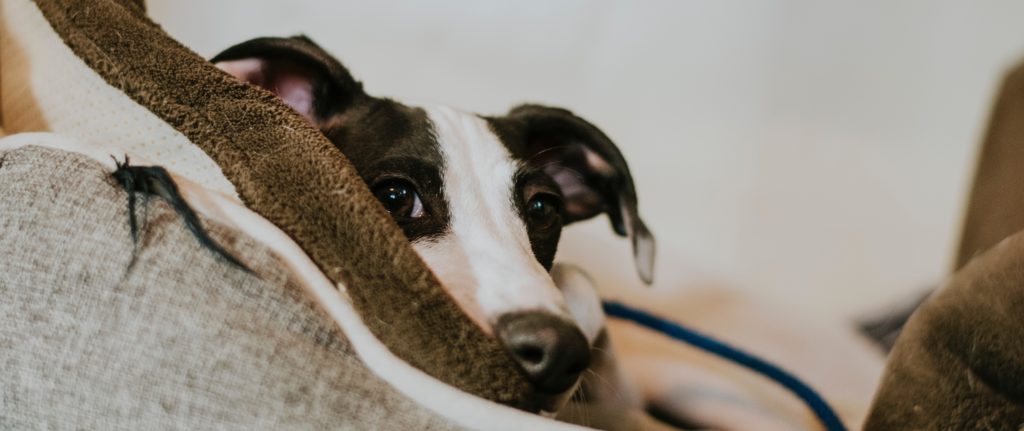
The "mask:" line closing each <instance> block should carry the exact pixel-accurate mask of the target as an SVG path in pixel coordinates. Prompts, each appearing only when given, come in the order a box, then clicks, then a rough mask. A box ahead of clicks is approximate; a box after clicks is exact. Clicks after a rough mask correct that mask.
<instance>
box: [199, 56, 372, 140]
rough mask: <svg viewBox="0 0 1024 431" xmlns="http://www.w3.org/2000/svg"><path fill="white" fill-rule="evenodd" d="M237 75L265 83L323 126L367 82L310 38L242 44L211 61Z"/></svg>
mask: <svg viewBox="0 0 1024 431" xmlns="http://www.w3.org/2000/svg"><path fill="white" fill-rule="evenodd" d="M210 61H211V62H213V63H214V64H215V65H216V66H217V67H218V68H220V69H221V70H224V71H225V72H227V73H229V74H231V75H233V76H234V77H236V78H238V79H240V80H242V81H245V82H248V83H250V84H253V85H257V86H260V87H262V88H264V89H266V90H269V91H270V92H272V93H274V94H276V95H277V96H278V97H280V98H281V99H282V100H284V102H285V103H286V104H288V106H291V107H292V109H294V110H295V111H297V112H298V113H299V114H302V116H303V117H306V119H307V120H309V122H310V123H312V124H313V125H314V126H317V127H318V128H321V129H323V126H324V125H325V124H327V123H328V122H329V120H330V119H331V118H332V116H334V115H336V114H339V113H341V112H342V111H344V110H345V109H346V108H348V107H349V106H351V105H352V103H353V102H355V101H356V100H358V99H359V98H361V97H365V96H366V94H365V93H364V92H363V85H362V84H361V83H359V82H358V81H356V80H355V79H353V78H352V75H350V74H349V73H348V70H347V69H345V66H342V65H341V63H340V62H338V60H336V59H335V58H334V57H332V56H331V55H330V54H328V53H327V52H325V51H324V50H323V49H322V48H320V47H319V46H318V45H317V44H316V43H314V42H313V41H312V40H310V39H309V38H307V37H305V36H294V37H288V38H280V37H262V38H258V39H252V40H249V41H246V42H242V43H240V44H238V45H235V46H232V47H231V48H228V49H226V50H224V51H223V52H221V53H220V54H217V55H216V56H215V57H213V59H211V60H210Z"/></svg>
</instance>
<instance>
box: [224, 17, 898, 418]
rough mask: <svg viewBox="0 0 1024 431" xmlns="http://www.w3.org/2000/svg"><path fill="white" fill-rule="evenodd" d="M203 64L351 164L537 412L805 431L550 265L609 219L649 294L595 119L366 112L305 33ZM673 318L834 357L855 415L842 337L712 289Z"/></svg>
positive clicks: (644, 241)
mask: <svg viewBox="0 0 1024 431" xmlns="http://www.w3.org/2000/svg"><path fill="white" fill-rule="evenodd" d="M212 61H213V62H214V64H215V65H216V66H217V67H219V68H220V69H221V70H223V71H225V72H227V73H229V74H231V75H233V76H234V77H236V78H238V79H239V80H242V81H244V82H248V83H250V84H253V85H256V86H259V87H262V88H264V89H266V90H268V91H270V92H271V93H273V94H274V95H276V96H277V97H279V98H280V99H281V100H283V101H284V102H285V103H286V104H287V105H289V106H290V107H291V108H292V109H294V110H295V111H296V112H298V113H299V114H300V115H302V116H303V117H304V118H305V119H306V120H307V121H309V122H310V124H312V125H313V126H314V127H316V128H318V129H319V130H320V131H322V132H323V134H324V135H325V136H326V137H327V138H328V139H329V140H330V141H331V142H332V143H333V144H334V145H335V146H336V147H337V148H338V149H339V150H340V151H341V152H342V153H343V154H344V155H345V156H346V157H347V158H348V159H349V160H350V161H351V162H352V164H353V166H354V167H355V168H356V170H357V172H358V173H359V175H360V176H361V178H362V179H363V181H364V182H365V183H366V184H367V185H368V186H369V188H370V190H371V191H372V193H373V194H374V195H375V196H376V197H377V199H378V200H379V201H380V202H381V204H382V205H383V206H384V208H385V209H387V211H388V212H389V213H390V214H391V216H392V218H393V219H394V221H395V222H396V223H397V225H398V226H399V227H400V228H401V229H402V230H403V232H404V233H405V235H406V237H407V238H408V239H409V241H410V242H411V244H412V247H413V249H415V251H416V252H417V253H418V254H419V255H420V257H421V258H422V259H423V260H424V261H425V262H426V264H427V266H428V267H429V268H430V269H431V270H432V271H433V272H434V274H435V275H436V276H437V277H438V279H439V280H440V281H441V283H442V285H443V286H444V287H445V289H446V290H447V292H448V293H449V294H450V295H451V297H452V298H453V299H454V300H455V302H456V303H457V304H458V306H459V307H460V308H461V309H462V310H463V311H464V312H465V313H466V315H467V316H469V318H470V319H471V320H472V321H473V322H474V323H475V324H476V325H477V326H479V327H480V329H481V330H483V331H484V332H485V333H486V334H488V335H489V336H492V337H494V338H495V339H497V340H498V341H499V342H500V343H501V344H502V345H503V346H504V347H505V348H506V350H507V351H508V352H509V354H510V355H511V356H512V357H513V358H514V359H515V361H516V363H517V364H518V365H519V367H520V368H521V370H522V372H523V373H524V375H525V376H526V377H527V379H528V380H529V381H530V383H531V384H532V385H533V386H534V387H535V389H536V390H537V391H536V392H537V393H538V394H539V395H538V396H539V397H541V398H543V399H542V400H540V402H539V403H537V405H541V406H542V407H541V413H544V414H546V415H548V416H556V417H557V418H559V419H561V420H565V421H568V422H574V423H580V424H584V425H588V426H592V427H597V428H602V429H617V430H627V429H664V430H670V429H689V428H695V427H699V428H716V429H752V428H756V429H764V430H770V429H793V428H794V427H795V428H802V427H804V425H806V421H810V422H809V423H810V424H811V425H809V426H811V427H813V418H808V417H806V413H805V412H804V411H803V406H801V405H800V404H799V403H797V402H796V401H792V400H790V401H791V402H789V404H786V403H785V402H780V401H778V399H779V398H780V397H785V394H781V395H780V393H779V392H778V388H775V387H773V386H772V385H771V384H770V383H765V382H764V381H763V379H761V380H760V381H759V380H758V379H756V378H754V379H751V376H750V375H749V374H746V375H745V374H742V372H740V373H737V372H735V371H731V370H729V369H725V368H723V367H722V366H721V363H720V361H719V362H715V361H709V360H708V357H707V355H706V354H703V353H700V352H694V351H692V349H690V350H686V348H684V347H682V346H680V345H678V344H676V343H673V342H670V341H667V339H665V338H664V337H658V336H656V334H652V333H651V332H650V331H646V330H642V329H640V328H638V327H635V326H631V325H628V324H622V323H621V322H615V321H606V320H605V316H604V314H603V312H602V309H601V303H600V298H599V296H598V294H597V292H596V288H595V286H594V283H593V281H591V280H589V279H588V278H587V277H586V275H585V274H584V273H583V272H582V271H581V270H579V269H576V268H574V267H571V266H568V265H561V264H555V263H554V256H555V251H556V250H557V247H558V241H559V238H560V235H561V231H562V228H563V227H564V226H566V225H569V224H571V223H574V222H577V221H581V220H585V219H589V218H592V217H595V216H598V215H600V214H607V215H608V218H609V220H610V222H611V227H612V229H613V230H614V231H615V232H616V233H617V234H619V235H622V236H627V237H628V238H629V239H630V240H631V242H632V247H633V256H634V263H635V265H636V268H637V272H638V274H639V276H640V278H641V279H642V280H643V281H644V282H646V283H648V284H650V282H651V281H652V274H653V265H654V250H655V240H654V237H653V235H652V233H651V231H650V230H649V229H648V228H647V226H646V225H645V223H644V222H643V220H642V219H641V218H640V216H639V214H638V209H637V194H636V190H635V186H634V183H633V179H632V177H631V174H630V171H629V168H628V166H627V164H626V161H625V158H624V157H623V155H622V153H621V152H620V151H619V149H618V148H617V147H616V146H615V144H614V143H613V142H612V141H611V140H610V139H609V138H608V137H607V136H606V135H605V134H604V133H603V132H602V131H601V130H600V129H598V128H597V127H596V126H594V125H593V124H591V123H590V122H588V121H586V120H584V119H583V118H580V117H578V116H576V115H574V114H573V113H572V112H570V111H568V110H565V109H561V108H554V107H547V106H540V105H522V106H518V107H516V108H513V109H512V110H511V111H509V112H508V113H507V114H505V115H500V116H484V115H477V114H472V113H467V112H462V111H459V110H457V109H453V108H449V107H446V106H438V105H429V104H410V103H402V102H399V101H396V100H392V99H388V98H381V97H374V96H371V95H369V94H367V93H366V92H365V91H364V90H363V87H362V84H361V83H360V82H359V81H357V80H355V79H354V78H353V77H352V75H351V74H350V73H349V71H348V70H347V69H346V68H345V67H344V66H343V65H342V64H341V63H340V62H339V61H338V60H336V59H335V58H334V57H332V56H331V55H330V54H328V53H327V52H326V51H324V50H323V49H322V48H320V47H319V46H318V45H317V44H316V43H314V42H313V41H311V40H310V39H308V38H306V37H303V36H296V37H291V38H258V39H253V40H249V41H247V42H243V43H240V44H238V45H235V46H233V47H230V48H228V49H227V50H225V51H223V52H221V53H220V54H218V55H216V56H215V57H214V58H213V59H212ZM677 303H678V306H677V307H675V309H674V313H673V314H674V315H676V316H689V317H691V318H696V317H697V316H700V319H698V320H694V321H705V322H715V325H716V328H718V329H721V330H720V331H718V332H719V333H725V334H726V335H730V336H733V338H739V339H742V338H743V335H744V334H749V333H751V331H749V330H746V329H743V330H734V328H738V326H737V325H736V323H735V322H741V321H742V322H748V323H749V322H752V321H760V323H757V324H756V325H760V328H771V330H770V331H767V332H764V333H761V334H758V336H756V337H754V338H750V339H746V340H744V341H745V343H746V344H747V345H748V346H753V347H755V348H756V349H757V350H756V351H773V349H774V351H777V352H782V355H783V356H784V355H786V354H788V352H789V351H797V352H799V354H798V355H796V356H795V357H794V358H792V359H790V360H786V361H783V363H784V364H788V365H790V366H793V367H801V368H804V369H814V368H815V366H816V365H818V364H820V363H823V362H827V361H828V360H830V358H829V357H823V356H822V355H821V353H822V352H826V353H828V354H833V353H835V352H842V353H841V355H840V356H844V357H848V358H856V359H857V360H856V363H854V364H852V367H848V368H853V369H855V370H856V371H855V372H847V373H843V372H837V371H834V370H833V369H829V370H827V371H824V372H821V373H819V375H822V376H824V377H822V378H821V382H822V384H823V385H825V386H827V387H825V388H823V389H826V395H828V396H831V398H833V399H836V398H838V399H840V401H841V402H845V400H851V401H850V402H851V403H852V404H851V405H850V406H848V407H847V406H843V405H841V406H840V407H841V410H843V411H842V412H841V413H842V414H843V415H844V416H845V417H852V418H853V419H852V421H851V423H856V422H857V421H859V420H860V418H861V417H862V416H863V414H864V412H865V411H866V408H867V406H866V403H867V401H868V399H869V397H870V393H871V390H872V388H873V381H874V380H875V379H877V376H878V375H879V373H880V360H877V358H875V357H874V356H872V354H873V353H871V352H869V351H867V349H869V348H865V347H864V346H862V345H861V344H860V343H861V340H859V339H856V337H855V336H853V335H851V333H852V332H853V331H845V329H843V328H839V329H836V328H833V327H831V326H829V325H828V324H826V323H823V322H819V321H806V322H805V321H801V320H800V319H796V318H794V317H793V315H792V314H787V313H785V312H779V311H775V312H773V311H771V310H772V309H771V307H769V306H767V304H765V303H764V302H761V301H750V300H748V299H747V298H742V297H737V296H730V295H728V294H726V295H725V296H723V294H722V293H721V292H720V291H719V290H714V291H712V292H710V293H703V294H696V295H690V296H689V297H688V298H687V299H685V300H682V301H678V302H677ZM779 317H783V318H779ZM780 325H782V326H780ZM824 327H829V328H830V330H829V331H828V332H827V333H826V332H824V331H822V333H814V334H810V333H809V332H813V330H814V329H815V328H824ZM809 328H810V331H809ZM753 333H757V331H753ZM801 337H802V338H801ZM612 339H614V340H615V345H614V346H613V345H612V344H613V343H612ZM807 340H828V341H826V342H824V344H825V345H826V346H827V348H826V349H817V350H816V351H814V352H811V353H810V354H809V353H807V352H804V351H803V350H806V349H804V348H803V344H804V343H805V342H806V341H807ZM794 342H796V344H794ZM816 342H817V341H816ZM817 368H820V366H818V367H817ZM850 376H853V377H852V378H851V377H850ZM864 376H867V377H866V378H865V377H864ZM751 381H755V382H754V383H751ZM864 382H866V383H864ZM851 388H852V389H851ZM750 394H755V395H754V396H750ZM574 395H575V399H573V400H572V402H570V397H571V396H574ZM862 403H863V404H864V405H861V404H862ZM766 406H768V407H766ZM801 415H802V416H801ZM791 417H801V419H803V420H804V421H805V422H804V425H800V424H796V423H794V422H792V421H791V420H790V418H791ZM798 422H799V421H798Z"/></svg>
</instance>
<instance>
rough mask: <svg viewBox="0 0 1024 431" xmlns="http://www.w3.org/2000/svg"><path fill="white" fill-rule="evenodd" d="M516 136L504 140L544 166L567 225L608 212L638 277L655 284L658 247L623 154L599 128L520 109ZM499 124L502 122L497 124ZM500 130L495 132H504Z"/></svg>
mask: <svg viewBox="0 0 1024 431" xmlns="http://www.w3.org/2000/svg"><path fill="white" fill-rule="evenodd" d="M505 118H506V119H507V120H509V121H511V124H513V125H515V126H514V127H511V128H509V129H510V130H496V131H497V132H498V133H499V134H509V133H515V134H516V135H517V136H514V137H513V136H506V137H503V139H506V140H512V141H514V142H517V143H519V145H516V146H515V148H513V152H517V153H521V154H517V156H518V157H521V158H523V159H524V160H526V161H527V164H529V165H532V166H537V167H540V168H542V169H543V170H544V172H546V173H547V174H548V175H550V176H551V177H552V178H553V179H554V180H555V182H556V183H558V186H559V188H560V189H561V192H562V195H563V197H564V199H565V216H566V223H572V222H575V221H579V220H585V219H588V218H590V217H593V216H595V215H598V214H601V213H607V214H608V217H609V219H610V221H611V224H612V228H613V229H614V230H615V232H616V233H618V234H619V235H623V236H627V235H628V236H629V238H630V239H631V240H632V242H633V258H634V260H635V262H636V267H637V272H638V273H639V274H640V278H641V279H643V281H644V282H645V283H647V284H650V283H651V282H652V281H653V276H654V274H653V272H654V249H655V242H654V237H653V236H652V235H651V232H650V231H649V230H648V229H647V226H646V225H645V224H644V222H643V220H641V219H640V215H639V214H638V213H637V197H636V190H635V188H634V187H633V177H632V176H630V174H629V167H627V166H626V160H625V159H624V158H623V157H622V153H620V152H619V149H618V148H617V147H616V146H615V144H614V143H612V141H611V139H608V136H606V135H605V134H604V133H603V132H601V130H600V129H598V128H597V127H595V126H594V125H593V124H590V123H589V122H587V121H586V120H584V119H582V118H580V117H577V116H576V115H574V114H573V113H572V112H569V111H567V110H565V109H560V108H552V107H547V106H539V105H522V106H518V107H516V108H514V109H512V111H510V112H509V113H508V116H506V117H505ZM495 124H500V122H498V123H495ZM500 128H501V127H500V126H498V127H496V129H500Z"/></svg>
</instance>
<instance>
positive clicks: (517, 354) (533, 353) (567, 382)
mask: <svg viewBox="0 0 1024 431" xmlns="http://www.w3.org/2000/svg"><path fill="white" fill-rule="evenodd" d="M494 329H495V333H496V334H497V336H498V340H499V341H501V343H502V344H503V345H504V346H505V348H506V349H508V351H509V353H511V354H512V357H513V358H515V360H516V362H517V363H518V364H519V366H520V367H521V368H522V370H523V371H524V372H525V373H526V376H527V378H528V379H529V381H530V383H532V384H533V385H534V387H535V388H536V389H537V390H538V391H539V392H542V393H544V394H549V395H556V394H561V393H563V392H565V391H567V390H569V389H571V388H572V387H573V386H574V385H575V384H576V382H577V381H578V380H579V377H580V374H581V373H583V370H586V369H587V367H589V366H590V346H589V345H588V344H587V339H586V338H584V336H583V333H582V332H580V330H579V329H578V328H577V327H576V325H574V324H573V323H571V322H569V321H567V320H566V319H564V318H562V317H559V316H555V315H553V314H550V313H545V312H541V311H528V312H519V313H511V314H506V315H503V316H501V317H500V318H498V321H497V324H496V325H495V326H494Z"/></svg>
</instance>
